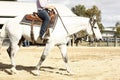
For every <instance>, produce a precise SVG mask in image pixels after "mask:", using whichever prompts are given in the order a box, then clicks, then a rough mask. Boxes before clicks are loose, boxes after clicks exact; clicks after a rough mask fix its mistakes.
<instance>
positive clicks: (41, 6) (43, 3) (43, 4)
mask: <svg viewBox="0 0 120 80" xmlns="http://www.w3.org/2000/svg"><path fill="white" fill-rule="evenodd" d="M47 3H48V0H36V4H37V10H38V16H39V17H40V18H42V20H43V23H42V26H41V30H40V35H39V37H40V38H41V39H44V36H45V35H44V33H45V31H46V29H47V27H48V24H49V22H50V17H49V14H48V12H47V11H46V9H54V7H53V6H50V5H47Z"/></svg>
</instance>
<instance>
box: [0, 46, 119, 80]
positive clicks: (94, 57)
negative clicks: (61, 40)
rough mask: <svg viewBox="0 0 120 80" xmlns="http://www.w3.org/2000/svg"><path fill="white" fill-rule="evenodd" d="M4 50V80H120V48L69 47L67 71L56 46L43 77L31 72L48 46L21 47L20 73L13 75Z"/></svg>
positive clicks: (0, 62) (0, 68)
mask: <svg viewBox="0 0 120 80" xmlns="http://www.w3.org/2000/svg"><path fill="white" fill-rule="evenodd" d="M6 48H7V47H4V48H2V53H1V54H0V80H120V47H68V59H69V65H70V68H71V70H72V72H74V74H73V75H70V74H69V73H67V72H66V69H65V65H64V62H63V60H62V56H61V53H60V51H59V49H58V48H57V47H55V48H54V49H53V50H52V51H51V52H50V53H49V55H48V57H47V58H46V60H45V61H44V63H43V64H42V67H41V69H40V76H35V75H34V74H33V73H32V72H31V71H32V70H33V69H34V66H35V65H36V64H37V63H38V61H39V59H40V56H41V53H42V51H43V49H44V47H37V46H34V47H21V48H20V50H19V52H18V53H17V54H16V56H15V62H16V65H17V70H18V73H17V74H14V75H11V74H10V73H9V71H8V70H9V69H10V68H11V65H10V59H9V56H8V54H7V52H6Z"/></svg>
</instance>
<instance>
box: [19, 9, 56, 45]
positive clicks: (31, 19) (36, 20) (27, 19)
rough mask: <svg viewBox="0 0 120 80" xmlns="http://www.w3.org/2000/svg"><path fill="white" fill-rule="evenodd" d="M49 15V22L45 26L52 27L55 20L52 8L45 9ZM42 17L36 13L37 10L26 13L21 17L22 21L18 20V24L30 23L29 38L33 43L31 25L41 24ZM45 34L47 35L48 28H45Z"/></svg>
mask: <svg viewBox="0 0 120 80" xmlns="http://www.w3.org/2000/svg"><path fill="white" fill-rule="evenodd" d="M47 12H48V14H49V16H50V23H49V25H48V27H47V28H49V27H51V26H52V27H53V24H54V25H55V22H56V20H57V15H56V14H55V11H54V10H53V9H52V10H47ZM42 21H43V20H42V19H41V18H40V17H39V16H38V13H37V12H33V14H26V15H25V16H24V18H23V19H22V21H21V22H20V24H25V25H30V26H31V34H30V35H31V40H32V43H33V44H34V43H35V40H34V33H33V26H34V25H41V24H42ZM46 34H47V35H49V30H48V29H47V32H46Z"/></svg>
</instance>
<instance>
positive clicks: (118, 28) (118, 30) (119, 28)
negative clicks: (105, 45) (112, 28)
mask: <svg viewBox="0 0 120 80" xmlns="http://www.w3.org/2000/svg"><path fill="white" fill-rule="evenodd" d="M115 36H117V37H120V24H118V23H116V32H115Z"/></svg>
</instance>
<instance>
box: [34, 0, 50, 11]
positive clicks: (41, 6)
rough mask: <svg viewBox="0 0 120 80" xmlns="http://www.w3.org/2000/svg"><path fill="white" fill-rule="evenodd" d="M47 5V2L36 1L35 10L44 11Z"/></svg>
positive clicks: (43, 0)
mask: <svg viewBox="0 0 120 80" xmlns="http://www.w3.org/2000/svg"><path fill="white" fill-rule="evenodd" d="M47 3H48V0H37V1H36V4H37V9H38V10H40V9H44V8H45V7H46V5H47Z"/></svg>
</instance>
